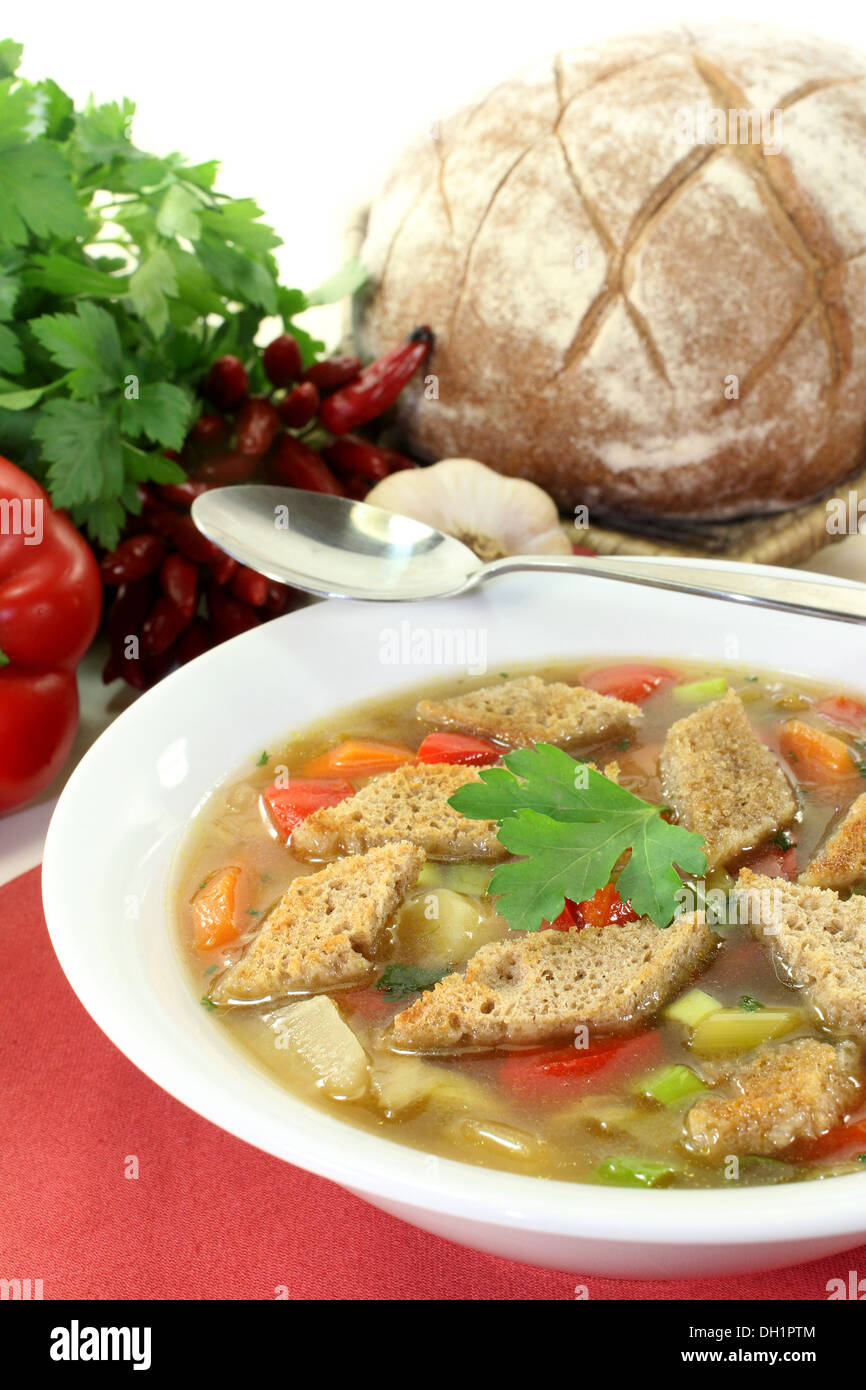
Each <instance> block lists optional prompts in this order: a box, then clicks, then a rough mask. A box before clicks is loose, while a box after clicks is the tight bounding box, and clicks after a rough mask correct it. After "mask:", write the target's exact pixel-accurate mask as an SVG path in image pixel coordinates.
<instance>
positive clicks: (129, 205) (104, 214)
mask: <svg viewBox="0 0 866 1390" xmlns="http://www.w3.org/2000/svg"><path fill="white" fill-rule="evenodd" d="M21 52H22V50H21V46H20V45H19V44H16V43H13V42H12V40H9V39H7V40H3V41H0V453H2V454H5V455H8V456H9V457H10V458H11V459H12V460H13V461H14V462H15V463H17V464H18V465H19V466H20V467H23V468H26V469H27V470H28V471H29V472H31V473H33V474H34V475H35V476H36V477H38V478H39V480H40V481H42V482H43V483H45V485H46V486H47V487H48V489H49V491H50V492H51V495H52V499H53V501H54V503H55V505H57V506H59V507H66V508H68V509H69V511H70V512H71V514H72V517H73V520H74V521H75V522H76V523H77V524H78V525H80V526H83V527H85V528H86V530H87V532H88V534H89V535H90V537H91V539H92V540H94V541H95V542H97V543H98V544H100V545H103V546H105V547H107V548H109V549H110V548H112V547H113V546H114V545H115V544H116V542H117V540H118V538H119V536H120V533H121V530H122V527H123V524H124V520H125V517H126V515H127V513H128V512H137V511H138V510H139V509H140V503H139V501H138V497H137V487H138V484H139V483H142V482H148V481H154V482H174V481H180V480H182V478H183V477H184V476H185V474H184V473H183V470H182V469H181V468H180V467H179V466H178V465H177V464H176V463H174V462H173V461H172V460H170V459H168V458H166V457H165V456H164V454H163V452H162V451H163V450H164V449H171V450H175V449H179V448H180V446H181V445H182V443H183V440H184V437H185V435H186V433H187V430H188V428H189V426H190V424H191V423H192V421H193V419H194V418H195V416H196V414H197V413H198V407H197V404H196V397H195V394H194V387H195V385H196V384H197V383H198V382H199V381H200V379H201V378H202V377H203V375H204V374H205V372H206V370H207V368H208V366H209V365H210V363H211V362H212V361H213V360H214V359H215V358H217V357H219V356H221V355H222V354H223V353H234V354H235V355H237V356H239V357H240V358H241V359H242V360H244V361H245V362H246V363H247V365H248V367H249V369H250V377H251V385H252V387H253V389H257V388H260V387H263V386H264V379H263V377H262V375H261V366H260V364H259V363H258V359H257V357H256V356H255V354H253V352H252V344H253V339H254V337H255V334H256V332H257V330H258V328H259V325H260V323H261V321H262V319H263V318H265V317H270V316H276V317H278V318H280V319H281V320H282V323H283V328H284V330H285V329H288V330H289V331H291V333H292V334H293V335H294V336H295V338H297V340H298V342H299V344H300V345H301V349H302V352H303V354H304V360H305V364H308V363H309V362H311V361H313V360H314V358H315V356H316V354H317V353H318V352H320V351H321V349H322V347H323V344H321V343H319V342H316V341H315V340H314V339H312V338H310V336H309V335H308V334H307V333H305V332H304V330H303V329H301V328H299V327H298V326H297V325H296V324H295V323H294V322H293V319H294V317H295V315H297V314H299V313H300V312H301V311H302V310H304V309H306V308H308V307H309V306H310V305H311V304H323V303H328V302H330V301H332V300H336V299H340V298H342V297H343V296H344V295H345V294H347V293H351V292H352V291H353V290H354V289H356V288H357V287H358V285H359V284H360V283H361V281H362V280H363V272H362V271H361V270H360V267H359V266H358V265H357V263H353V264H351V265H349V266H347V267H345V268H344V270H343V271H342V272H340V273H339V274H338V275H336V276H334V277H333V278H332V279H331V280H330V281H329V282H328V283H327V284H326V285H324V286H322V287H321V289H320V290H319V291H317V292H315V293H314V294H310V295H305V294H303V293H302V292H301V291H300V290H297V289H288V288H286V287H285V286H283V285H281V284H280V280H279V275H278V270H277V265H276V261H275V260H274V256H273V251H274V248H275V247H276V246H278V245H279V244H280V238H279V237H278V236H277V234H276V233H275V232H274V231H273V229H272V228H271V227H269V226H267V225H266V224H265V223H264V222H262V220H261V217H262V214H261V209H260V208H259V207H258V206H257V204H256V203H255V202H253V200H252V199H250V198H241V199H232V198H229V197H226V196H225V195H224V194H222V193H218V192H216V191H215V189H214V183H215V180H216V176H217V172H218V165H217V163H216V161H212V162H210V163H206V164H196V165H191V164H189V163H187V162H186V160H185V159H183V157H182V156H181V155H179V154H169V155H166V156H165V157H163V158H160V157H157V156H156V155H153V154H148V153H147V152H145V151H144V150H140V149H138V147H137V146H136V145H134V144H133V142H132V138H131V133H130V126H131V121H132V116H133V113H134V110H135V107H134V105H133V104H132V102H130V101H127V100H123V101H120V102H109V103H107V104H105V105H96V104H94V103H93V102H92V101H90V102H88V103H87V105H86V106H85V107H84V109H83V110H76V109H75V106H74V104H73V102H72V100H71V98H70V97H69V96H67V95H66V93H65V92H63V91H62V90H61V89H60V87H58V85H57V84H56V83H55V82H52V81H51V80H50V79H46V80H45V81H41V82H28V81H24V80H23V79H21V78H19V77H18V76H17V71H18V66H19V63H20V60H21Z"/></svg>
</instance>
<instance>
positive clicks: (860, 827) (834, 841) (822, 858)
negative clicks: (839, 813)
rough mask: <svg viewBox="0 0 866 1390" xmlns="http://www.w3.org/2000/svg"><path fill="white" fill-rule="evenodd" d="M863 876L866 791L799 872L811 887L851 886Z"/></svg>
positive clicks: (865, 869) (865, 840) (801, 881)
mask: <svg viewBox="0 0 866 1390" xmlns="http://www.w3.org/2000/svg"><path fill="white" fill-rule="evenodd" d="M861 879H866V792H864V793H863V795H862V796H858V798H857V800H856V801H855V802H854V804H853V806H851V808H850V809H849V811H848V814H847V816H846V817H845V819H844V820H843V821H842V824H841V825H840V826H838V827H837V829H836V830H835V831H834V832H833V834H832V835H831V836H830V838H829V839H828V840H827V841H826V843H825V844H824V845H823V846H822V848H821V849H820V850H819V852H818V853H817V854H816V855H815V858H814V859H813V860H812V862H811V864H810V865H809V866H808V868H807V869H804V871H803V873H801V874H800V878H799V882H800V883H805V884H808V885H809V886H810V887H812V888H850V887H851V885H852V883H858V882H859V881H860V880H861Z"/></svg>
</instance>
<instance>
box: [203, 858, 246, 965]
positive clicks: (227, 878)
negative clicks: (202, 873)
mask: <svg viewBox="0 0 866 1390" xmlns="http://www.w3.org/2000/svg"><path fill="white" fill-rule="evenodd" d="M240 875H241V871H240V869H239V867H238V866H237V864H230V865H228V867H227V868H225V869H217V870H216V872H215V873H212V874H211V875H210V876H209V877H208V878H206V879H205V881H204V883H203V884H202V886H201V888H200V889H199V890H198V892H197V893H196V895H195V897H194V898H193V900H192V903H191V905H190V906H191V909H192V920H193V938H194V940H195V945H196V950H198V951H210V950H212V949H213V948H214V947H215V946H226V945H227V944H228V942H230V941H234V939H235V937H237V936H239V935H240V932H239V929H238V925H237V920H236V917H237V913H236V909H237V897H238V879H239V878H240Z"/></svg>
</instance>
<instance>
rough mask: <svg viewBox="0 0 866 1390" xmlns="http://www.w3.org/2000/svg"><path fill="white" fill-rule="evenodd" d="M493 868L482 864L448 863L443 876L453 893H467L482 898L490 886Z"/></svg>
mask: <svg viewBox="0 0 866 1390" xmlns="http://www.w3.org/2000/svg"><path fill="white" fill-rule="evenodd" d="M492 875H493V870H492V869H488V868H487V867H486V865H484V864H449V865H448V867H447V872H446V876H445V882H446V884H447V886H448V887H449V888H451V889H453V891H454V892H455V893H468V894H469V896H470V897H476V898H483V897H484V894H485V893H486V892H487V891H488V889H489V888H490V879H491V877H492Z"/></svg>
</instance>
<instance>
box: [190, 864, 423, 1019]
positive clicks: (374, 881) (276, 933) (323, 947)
mask: <svg viewBox="0 0 866 1390" xmlns="http://www.w3.org/2000/svg"><path fill="white" fill-rule="evenodd" d="M423 863H424V854H423V852H422V851H421V850H420V849H418V847H417V845H412V844H408V843H407V842H405V841H404V842H402V843H399V844H394V845H385V846H383V847H382V848H380V849H371V850H370V851H369V853H367V854H360V855H353V856H352V857H351V858H349V859H341V860H339V861H338V863H336V864H329V865H328V867H327V868H325V869H320V870H319V872H318V873H315V874H307V875H305V876H302V877H301V878H296V879H295V880H294V881H293V882H292V884H291V885H290V886H289V888H288V890H287V892H285V893H284V894H283V896H282V897H281V898H280V901H279V902H278V903H277V904H276V906H275V907H274V908H273V909H272V910H271V911H270V912H269V913H268V915H267V917H266V918H265V920H264V922H263V923H262V925H261V927H260V929H259V931H258V932H257V934H256V935H255V936H254V937H253V939H252V941H251V942H250V944H249V946H248V947H247V948H246V950H245V952H244V954H243V955H242V956H241V958H240V960H239V961H237V962H236V963H235V964H234V965H232V966H230V967H229V969H228V970H226V971H225V972H224V974H222V975H221V976H220V978H219V979H218V980H217V982H216V984H215V985H214V987H213V989H212V990H211V996H210V997H211V999H212V1000H213V1001H214V1002H215V1003H217V1004H230V1003H252V1002H256V1003H258V1002H260V1001H263V1000H266V999H280V998H282V997H283V996H284V995H286V994H291V993H295V992H300V991H310V992H312V991H315V990H324V989H331V988H332V987H333V986H338V985H349V984H356V983H358V982H359V981H362V980H364V979H366V978H367V976H368V975H369V974H370V972H371V970H372V964H371V962H370V961H369V960H368V959H367V957H368V955H369V954H370V953H371V952H372V951H374V950H375V949H376V945H377V942H378V940H379V937H380V936H381V934H382V932H383V931H384V929H385V928H386V927H387V926H388V924H389V923H390V922H391V921H392V919H393V918H394V916H395V914H396V912H397V909H398V908H399V906H400V903H401V902H402V900H403V897H404V896H405V894H406V893H407V892H408V891H409V889H410V888H411V887H412V886H413V885H414V883H415V881H416V879H417V877H418V875H419V873H420V872H421V866H422V865H423Z"/></svg>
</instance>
